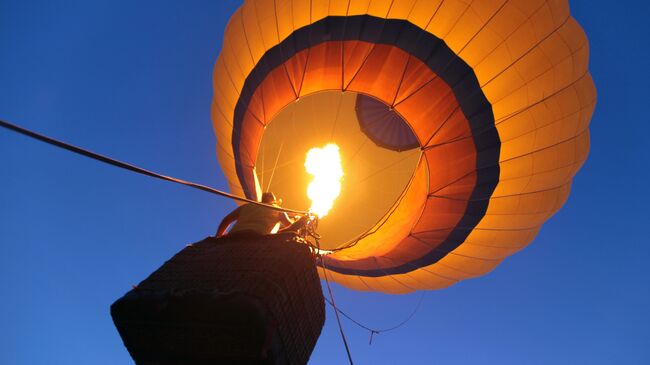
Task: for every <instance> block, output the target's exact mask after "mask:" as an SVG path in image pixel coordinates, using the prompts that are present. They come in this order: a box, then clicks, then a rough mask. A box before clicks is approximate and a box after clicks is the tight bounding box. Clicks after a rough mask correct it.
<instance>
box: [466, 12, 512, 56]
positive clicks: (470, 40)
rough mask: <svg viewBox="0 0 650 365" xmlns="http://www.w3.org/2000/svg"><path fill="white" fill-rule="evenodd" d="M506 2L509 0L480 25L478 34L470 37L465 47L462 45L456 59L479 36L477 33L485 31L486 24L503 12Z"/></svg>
mask: <svg viewBox="0 0 650 365" xmlns="http://www.w3.org/2000/svg"><path fill="white" fill-rule="evenodd" d="M508 1H509V0H505V1H504V2H503V4H501V6H499V8H498V9H497V10H496V11H495V12H494V14H492V15H490V17H489V18H488V20H487V21H486V22H485V23H483V25H482V26H481V28H480V29H479V30H478V32H476V33H475V34H474V35H473V36H472V38H470V39H469V40H468V41H467V43H465V45H464V46H463V47H462V48H461V49H460V50H459V51H458V52H456V54H457V55H458V57H461V56H460V54H461V53H463V51H464V50H465V48H467V46H469V44H470V43H472V41H473V40H474V39H475V38H476V37H477V36H478V35H479V33H481V32H482V31H483V29H485V27H487V26H488V24H490V22H491V21H492V20H493V19H494V17H496V16H497V14H499V12H501V10H503V8H504V7H505V6H506V4H507V3H508ZM459 20H460V18H459ZM454 27H455V26H454ZM461 58H462V57H461Z"/></svg>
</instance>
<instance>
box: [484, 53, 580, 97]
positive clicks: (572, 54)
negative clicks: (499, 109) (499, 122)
mask: <svg viewBox="0 0 650 365" xmlns="http://www.w3.org/2000/svg"><path fill="white" fill-rule="evenodd" d="M587 45H588V43H587V42H584V43H583V44H582V45H581V46H580V47H579V48H578V49H576V50H575V51H573V52H571V53H569V55H568V56H566V57H564V58H562V59H561V60H560V61H559V62H557V63H555V64H551V66H550V67H549V68H547V69H545V70H544V71H542V72H540V73H539V75H537V76H535V77H534V78H533V79H531V80H530V81H527V82H526V83H524V84H523V85H521V86H520V87H518V88H517V89H515V90H513V91H512V93H515V92H517V91H519V90H521V89H523V88H525V87H527V86H528V85H529V84H530V83H531V82H533V81H535V80H537V79H539V78H540V77H543V76H544V75H545V74H546V73H548V72H550V71H552V70H553V69H554V68H555V67H556V66H557V65H559V64H560V63H562V62H564V61H566V60H568V59H569V58H571V59H572V58H573V57H574V56H575V55H577V54H578V53H579V52H580V51H582V50H583V49H585V48H586V47H587ZM512 93H511V94H512ZM506 97H507V96H506ZM506 97H502V98H501V99H497V100H494V101H491V102H490V103H491V104H493V105H494V104H497V103H498V102H500V101H502V100H503V99H505V98H506Z"/></svg>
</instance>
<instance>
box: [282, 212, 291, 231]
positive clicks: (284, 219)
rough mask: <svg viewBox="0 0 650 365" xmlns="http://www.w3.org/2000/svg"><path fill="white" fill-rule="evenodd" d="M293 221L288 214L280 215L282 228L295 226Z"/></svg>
mask: <svg viewBox="0 0 650 365" xmlns="http://www.w3.org/2000/svg"><path fill="white" fill-rule="evenodd" d="M293 222H294V221H293V219H291V218H289V216H288V215H287V212H282V213H281V214H280V228H284V227H288V226H290V225H291V224H293Z"/></svg>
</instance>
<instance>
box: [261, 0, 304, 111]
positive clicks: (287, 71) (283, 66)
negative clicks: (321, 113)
mask: <svg viewBox="0 0 650 365" xmlns="http://www.w3.org/2000/svg"><path fill="white" fill-rule="evenodd" d="M273 12H274V14H275V31H276V33H277V34H276V35H277V37H276V38H277V41H278V43H277V45H278V49H279V50H280V55H281V56H282V59H285V58H286V57H285V56H284V51H283V50H282V46H279V44H280V20H279V19H278V3H277V0H273ZM269 49H270V48H269ZM267 51H268V50H267ZM282 68H284V74H285V75H286V76H287V80H288V81H289V85H290V86H291V91H293V95H294V96H295V98H296V99H298V93H297V92H296V88H295V87H294V86H293V82H291V77H290V76H289V70H288V69H287V62H286V61H285V62H282Z"/></svg>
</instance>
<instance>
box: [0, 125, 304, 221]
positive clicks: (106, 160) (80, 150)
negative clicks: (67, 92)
mask: <svg viewBox="0 0 650 365" xmlns="http://www.w3.org/2000/svg"><path fill="white" fill-rule="evenodd" d="M0 127H4V128H6V129H8V130H11V131H14V132H17V133H20V134H22V135H25V136H27V137H30V138H34V139H36V140H39V141H41V142H45V143H47V144H50V145H52V146H56V147H59V148H63V149H65V150H68V151H70V152H74V153H76V154H79V155H82V156H86V157H89V158H92V159H93V160H96V161H100V162H103V163H106V164H109V165H112V166H115V167H119V168H122V169H125V170H129V171H132V172H136V173H138V174H142V175H146V176H150V177H153V178H156V179H161V180H165V181H170V182H173V183H176V184H181V185H185V186H189V187H191V188H195V189H199V190H203V191H206V192H208V193H211V194H215V195H219V196H223V197H226V198H230V199H233V200H238V201H241V202H246V203H251V204H257V205H261V206H265V207H267V208H270V209H273V210H278V211H281V212H288V213H296V214H303V215H304V214H307V212H304V211H301V210H295V209H287V208H282V207H278V206H275V205H270V204H265V203H262V202H258V201H256V200H251V199H247V198H244V197H241V196H238V195H234V194H230V193H226V192H225V191H221V190H217V189H215V188H211V187H209V186H206V185H202V184H197V183H193V182H190V181H185V180H181V179H177V178H174V177H171V176H166V175H162V174H159V173H157V172H153V171H149V170H145V169H143V168H141V167H137V166H135V165H131V164H128V163H126V162H122V161H118V160H116V159H113V158H110V157H107V156H103V155H100V154H98V153H95V152H92V151H89V150H86V149H83V148H81V147H77V146H74V145H71V144H68V143H65V142H62V141H59V140H56V139H54V138H50V137H47V136H45V135H42V134H39V133H36V132H33V131H31V130H29V129H26V128H23V127H20V126H17V125H15V124H11V123H9V122H6V121H4V120H1V119H0Z"/></svg>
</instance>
